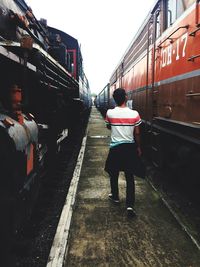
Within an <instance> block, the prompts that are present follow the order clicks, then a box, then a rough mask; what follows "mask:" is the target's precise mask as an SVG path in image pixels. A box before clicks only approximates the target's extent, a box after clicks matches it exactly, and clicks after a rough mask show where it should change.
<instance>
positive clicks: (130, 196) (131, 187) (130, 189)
mask: <svg viewBox="0 0 200 267" xmlns="http://www.w3.org/2000/svg"><path fill="white" fill-rule="evenodd" d="M124 173H125V177H126V206H127V207H133V206H134V204H135V179H134V175H133V173H130V172H126V171H125V172H124ZM109 175H110V187H111V193H112V196H113V198H114V199H118V198H119V188H118V177H119V172H118V171H116V172H112V173H111V172H110V173H109Z"/></svg>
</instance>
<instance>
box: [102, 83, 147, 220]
mask: <svg viewBox="0 0 200 267" xmlns="http://www.w3.org/2000/svg"><path fill="white" fill-rule="evenodd" d="M113 98H114V100H115V102H116V105H117V106H116V107H115V108H114V109H109V110H108V111H107V113H106V118H105V122H106V125H107V128H108V129H111V143H110V150H109V153H108V157H107V160H106V163H105V171H106V172H107V173H108V174H109V176H110V186H111V193H110V194H109V196H108V197H109V199H110V200H112V201H113V202H114V203H119V189H118V177H119V172H120V171H123V172H124V174H125V178H126V208H127V215H128V216H131V217H133V216H135V215H136V213H135V210H134V204H135V181H134V174H136V175H137V176H140V177H142V178H144V176H145V170H144V168H143V166H142V164H141V160H140V156H141V154H142V151H141V147H140V128H139V125H140V124H141V118H140V115H139V113H138V112H137V111H136V110H131V109H130V108H129V107H127V106H126V101H127V96H126V92H125V90H124V89H122V88H118V89H116V90H115V91H114V93H113Z"/></svg>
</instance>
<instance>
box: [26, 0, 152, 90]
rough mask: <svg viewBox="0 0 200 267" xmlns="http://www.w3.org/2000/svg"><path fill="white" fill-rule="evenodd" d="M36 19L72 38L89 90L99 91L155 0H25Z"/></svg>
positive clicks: (106, 81)
mask: <svg viewBox="0 0 200 267" xmlns="http://www.w3.org/2000/svg"><path fill="white" fill-rule="evenodd" d="M26 2H27V4H28V5H29V6H31V7H32V10H33V13H34V15H35V16H36V18H37V19H40V18H45V19H47V23H48V25H49V26H52V27H55V28H58V29H59V30H62V31H64V32H66V33H68V34H69V35H71V36H73V37H74V38H76V39H77V40H78V42H79V44H80V45H81V51H82V56H83V61H84V71H85V74H86V76H87V78H88V80H89V83H90V88H91V91H92V92H93V93H98V92H100V91H101V90H102V89H103V87H104V86H105V85H106V84H107V83H108V82H109V78H110V76H111V74H112V72H113V71H114V69H115V67H116V66H117V64H118V62H119V60H120V59H121V57H122V56H123V54H124V52H125V50H126V49H127V47H128V46H129V44H130V42H131V40H132V39H133V37H134V35H135V33H136V32H137V31H138V29H139V27H140V25H141V24H142V22H143V21H144V19H145V17H146V16H147V14H148V13H149V11H150V10H151V8H152V6H153V4H154V3H155V0H70V1H68V0H56V1H50V0H26Z"/></svg>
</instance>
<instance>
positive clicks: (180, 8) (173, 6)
mask: <svg viewBox="0 0 200 267" xmlns="http://www.w3.org/2000/svg"><path fill="white" fill-rule="evenodd" d="M194 2H195V0H167V27H170V26H171V25H172V24H173V23H174V22H175V20H176V19H177V18H178V17H180V15H181V14H182V13H183V12H184V11H185V10H186V9H187V8H188V7H189V6H191V5H192V4H193V3H194Z"/></svg>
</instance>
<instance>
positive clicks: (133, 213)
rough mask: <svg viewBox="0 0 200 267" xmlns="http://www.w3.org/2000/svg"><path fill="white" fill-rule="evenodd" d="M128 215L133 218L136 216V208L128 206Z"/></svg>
mask: <svg viewBox="0 0 200 267" xmlns="http://www.w3.org/2000/svg"><path fill="white" fill-rule="evenodd" d="M126 210H127V216H128V217H129V218H133V217H135V216H136V213H135V210H134V209H133V208H132V207H127V209H126Z"/></svg>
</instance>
